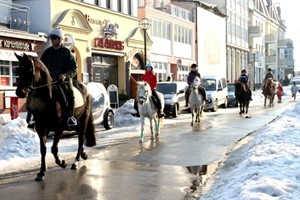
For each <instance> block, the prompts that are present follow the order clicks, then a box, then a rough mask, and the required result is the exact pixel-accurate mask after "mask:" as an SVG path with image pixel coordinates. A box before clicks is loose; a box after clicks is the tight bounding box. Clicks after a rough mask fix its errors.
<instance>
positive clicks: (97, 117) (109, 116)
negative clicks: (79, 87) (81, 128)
mask: <svg viewBox="0 0 300 200" xmlns="http://www.w3.org/2000/svg"><path fill="white" fill-rule="evenodd" d="M87 88H88V91H89V92H90V93H91V94H92V97H93V104H92V109H93V117H94V124H95V125H103V126H104V128H105V129H106V130H108V129H111V128H112V127H113V123H114V111H113V110H112V108H111V107H110V99H109V95H108V93H107V90H106V89H105V87H104V85H103V84H102V83H98V82H90V83H88V84H87Z"/></svg>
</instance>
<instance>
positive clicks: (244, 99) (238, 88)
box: [234, 82, 250, 115]
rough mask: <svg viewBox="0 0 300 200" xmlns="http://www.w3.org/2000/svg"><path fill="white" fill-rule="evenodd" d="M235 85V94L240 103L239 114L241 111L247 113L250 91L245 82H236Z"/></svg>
mask: <svg viewBox="0 0 300 200" xmlns="http://www.w3.org/2000/svg"><path fill="white" fill-rule="evenodd" d="M234 86H235V95H236V98H237V100H238V102H239V103H240V115H241V114H243V113H246V114H247V113H248V108H249V103H250V91H249V88H247V87H246V85H245V84H243V83H240V82H237V83H235V84H234Z"/></svg>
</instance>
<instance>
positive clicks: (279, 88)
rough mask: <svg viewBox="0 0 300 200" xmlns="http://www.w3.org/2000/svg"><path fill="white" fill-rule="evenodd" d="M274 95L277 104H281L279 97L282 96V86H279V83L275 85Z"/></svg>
mask: <svg viewBox="0 0 300 200" xmlns="http://www.w3.org/2000/svg"><path fill="white" fill-rule="evenodd" d="M276 95H277V98H278V101H277V102H278V103H281V97H282V95H283V88H282V85H281V83H280V82H279V83H278V85H277V90H276Z"/></svg>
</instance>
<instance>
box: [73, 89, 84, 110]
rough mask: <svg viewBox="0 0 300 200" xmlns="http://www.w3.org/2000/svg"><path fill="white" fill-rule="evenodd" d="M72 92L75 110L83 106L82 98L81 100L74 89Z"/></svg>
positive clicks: (78, 93)
mask: <svg viewBox="0 0 300 200" xmlns="http://www.w3.org/2000/svg"><path fill="white" fill-rule="evenodd" d="M73 92H74V98H75V108H78V107H80V106H83V98H82V95H81V93H80V92H79V90H78V89H77V88H75V87H74V88H73Z"/></svg>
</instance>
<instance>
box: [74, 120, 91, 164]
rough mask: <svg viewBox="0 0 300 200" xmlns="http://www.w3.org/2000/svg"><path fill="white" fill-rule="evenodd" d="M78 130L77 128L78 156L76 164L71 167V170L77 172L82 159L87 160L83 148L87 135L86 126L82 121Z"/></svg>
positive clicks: (75, 160)
mask: <svg viewBox="0 0 300 200" xmlns="http://www.w3.org/2000/svg"><path fill="white" fill-rule="evenodd" d="M78 126H79V127H78V128H77V131H76V132H77V135H78V149H77V154H76V157H75V159H74V163H73V164H72V165H71V169H73V170H76V169H78V164H79V161H80V157H81V158H82V159H84V160H86V159H87V157H88V156H87V154H86V153H85V151H84V148H83V141H84V140H83V135H84V133H85V131H86V130H85V129H86V128H85V126H84V124H82V120H80V122H79V124H78Z"/></svg>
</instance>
